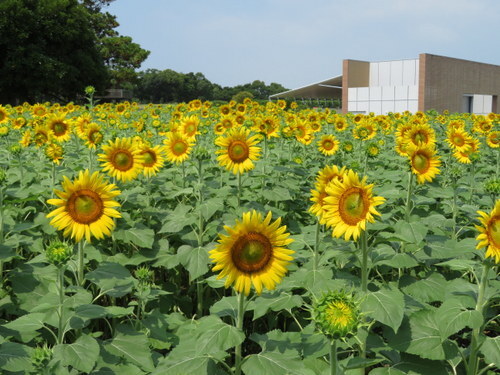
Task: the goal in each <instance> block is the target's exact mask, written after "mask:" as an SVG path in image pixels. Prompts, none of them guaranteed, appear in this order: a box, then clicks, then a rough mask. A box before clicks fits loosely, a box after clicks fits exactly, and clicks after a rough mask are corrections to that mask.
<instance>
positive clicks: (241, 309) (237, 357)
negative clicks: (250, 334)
mask: <svg viewBox="0 0 500 375" xmlns="http://www.w3.org/2000/svg"><path fill="white" fill-rule="evenodd" d="M244 317H245V294H244V293H238V316H237V318H236V328H237V329H238V330H240V331H243V319H244ZM241 360H242V358H241V343H240V344H238V345H236V348H235V350H234V375H241Z"/></svg>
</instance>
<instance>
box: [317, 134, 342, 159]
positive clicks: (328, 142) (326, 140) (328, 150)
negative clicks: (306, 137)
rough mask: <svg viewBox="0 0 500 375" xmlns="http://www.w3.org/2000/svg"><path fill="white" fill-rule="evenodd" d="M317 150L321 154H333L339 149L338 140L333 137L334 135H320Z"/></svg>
mask: <svg viewBox="0 0 500 375" xmlns="http://www.w3.org/2000/svg"><path fill="white" fill-rule="evenodd" d="M317 145H318V150H319V152H321V153H322V154H323V155H327V156H331V155H335V153H336V152H337V151H338V149H339V145H340V142H339V141H338V140H337V138H335V136H334V135H331V134H326V135H323V136H322V137H321V139H320V140H319V141H318V143H317Z"/></svg>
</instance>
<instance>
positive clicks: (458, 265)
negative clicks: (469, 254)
mask: <svg viewBox="0 0 500 375" xmlns="http://www.w3.org/2000/svg"><path fill="white" fill-rule="evenodd" d="M476 265H477V261H474V260H469V259H450V260H447V261H445V262H440V263H436V266H441V267H448V268H450V269H451V270H454V271H468V270H472V269H474V267H475V266H476Z"/></svg>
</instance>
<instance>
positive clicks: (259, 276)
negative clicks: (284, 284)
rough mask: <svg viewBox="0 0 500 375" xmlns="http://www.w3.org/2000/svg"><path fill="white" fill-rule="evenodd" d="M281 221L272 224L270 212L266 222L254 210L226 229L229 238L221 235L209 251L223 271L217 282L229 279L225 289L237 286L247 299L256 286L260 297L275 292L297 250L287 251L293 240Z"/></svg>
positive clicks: (217, 266)
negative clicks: (263, 292)
mask: <svg viewBox="0 0 500 375" xmlns="http://www.w3.org/2000/svg"><path fill="white" fill-rule="evenodd" d="M280 224H281V218H278V219H276V220H275V221H274V222H273V223H271V212H269V213H268V214H267V216H266V217H265V218H264V219H263V218H262V214H260V213H258V212H256V211H255V210H253V211H251V212H246V213H244V214H243V220H242V221H239V220H236V225H235V226H233V227H229V226H225V227H224V229H225V230H226V232H227V233H228V235H224V234H219V244H218V245H217V246H216V247H215V249H213V250H211V251H210V258H211V259H212V262H213V263H215V266H214V267H213V268H212V270H213V271H221V272H220V273H219V275H218V276H217V279H221V278H223V277H226V276H227V279H226V282H225V287H226V288H228V287H229V286H231V285H233V284H234V288H235V289H236V291H237V292H239V293H245V295H247V296H248V294H249V293H250V288H251V286H252V284H253V286H254V288H255V291H256V293H257V294H261V293H262V289H263V288H266V289H268V290H273V289H274V288H275V287H276V284H278V283H279V282H281V279H282V278H283V276H284V275H285V273H286V272H287V266H288V264H289V263H290V261H292V260H293V257H292V256H291V255H292V254H293V253H294V251H292V250H289V249H286V248H285V246H287V245H289V244H290V243H291V242H293V240H292V239H291V238H288V237H289V235H290V234H289V233H286V226H280Z"/></svg>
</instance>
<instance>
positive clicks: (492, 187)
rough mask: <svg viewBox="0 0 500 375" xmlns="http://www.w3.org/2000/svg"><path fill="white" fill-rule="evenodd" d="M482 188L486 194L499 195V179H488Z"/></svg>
mask: <svg viewBox="0 0 500 375" xmlns="http://www.w3.org/2000/svg"><path fill="white" fill-rule="evenodd" d="M484 190H485V191H486V192H487V193H488V194H493V195H499V194H500V179H496V178H493V179H490V180H488V181H486V182H485V183H484Z"/></svg>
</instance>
